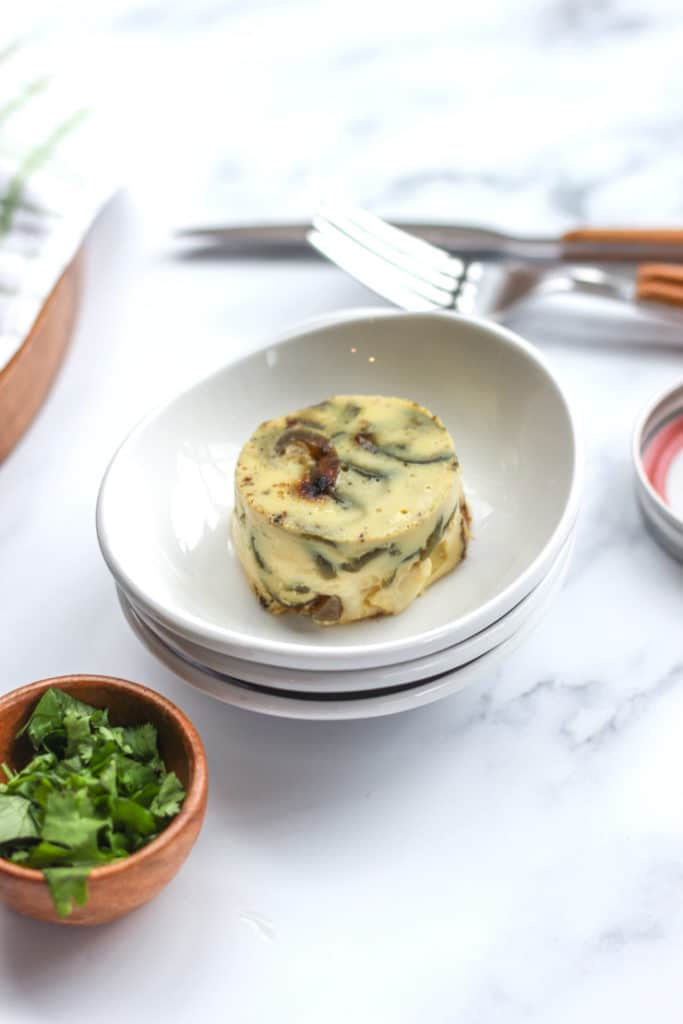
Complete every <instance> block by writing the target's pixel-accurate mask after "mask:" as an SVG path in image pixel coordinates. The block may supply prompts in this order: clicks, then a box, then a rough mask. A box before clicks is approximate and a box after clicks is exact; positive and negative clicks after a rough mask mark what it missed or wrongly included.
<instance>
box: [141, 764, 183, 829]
mask: <svg viewBox="0 0 683 1024" xmlns="http://www.w3.org/2000/svg"><path fill="white" fill-rule="evenodd" d="M184 799H185V790H184V789H183V787H182V784H181V782H180V779H179V778H178V776H177V775H176V774H175V772H169V773H168V774H167V775H166V776H165V778H164V781H163V782H162V783H161V786H160V788H159V792H158V794H157V795H156V796H155V798H154V800H152V803H151V804H150V808H149V809H150V811H151V812H152V814H156V815H157V817H158V818H172V817H174V816H175V815H176V814H177V813H178V811H179V810H180V805H181V803H182V802H183V800H184Z"/></svg>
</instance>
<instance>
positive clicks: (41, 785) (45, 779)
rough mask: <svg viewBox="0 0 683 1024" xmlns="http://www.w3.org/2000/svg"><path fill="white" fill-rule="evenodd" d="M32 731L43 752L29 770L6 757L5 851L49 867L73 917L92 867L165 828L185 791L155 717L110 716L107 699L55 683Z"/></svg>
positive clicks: (1, 847) (1, 792)
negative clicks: (120, 719) (78, 694)
mask: <svg viewBox="0 0 683 1024" xmlns="http://www.w3.org/2000/svg"><path fill="white" fill-rule="evenodd" d="M24 734H25V735H26V736H27V737H28V739H29V741H30V743H31V746H32V747H33V750H34V751H35V756H34V757H33V758H32V759H31V761H29V763H28V764H27V765H26V766H25V767H24V768H22V769H21V770H19V771H17V770H13V769H12V768H10V767H9V766H8V765H6V764H3V765H0V769H1V770H2V772H3V773H4V776H5V779H6V781H5V782H4V783H0V857H4V858H5V859H7V860H11V861H12V862H13V863H15V864H21V865H23V866H24V867H29V868H39V869H41V870H42V871H43V874H44V875H45V878H46V881H47V884H48V886H49V888H50V893H51V895H52V901H53V903H54V906H55V909H56V910H57V913H58V914H59V915H60V917H67V916H68V915H69V914H70V913H71V912H72V910H73V906H74V904H77V905H78V906H83V904H84V903H85V902H86V901H87V898H88V890H87V880H88V875H89V873H90V871H91V870H92V868H93V867H97V866H98V865H101V864H107V863H109V862H110V861H114V860H119V859H121V858H122V857H127V856H128V855H129V854H130V853H133V852H134V851H135V850H139V849H140V848H141V847H142V846H145V845H146V844H147V843H149V842H150V841H151V840H152V839H154V838H156V836H158V835H159V833H160V832H161V831H162V830H163V829H164V828H165V827H166V825H167V824H168V822H169V821H170V819H171V818H173V817H174V816H175V815H176V814H177V813H178V811H179V810H180V806H181V804H182V802H183V800H184V798H185V791H184V789H183V787H182V784H181V783H180V780H179V779H178V778H177V776H176V775H175V774H174V773H173V772H167V771H166V767H165V765H164V762H163V761H162V759H161V757H160V756H159V750H158V747H157V733H156V729H155V728H154V726H153V725H151V724H150V723H149V722H148V723H146V724H144V725H136V726H125V727H122V726H114V725H110V724H109V718H108V714H107V711H106V709H101V708H94V707H91V706H90V705H89V704H84V703H83V702H82V701H79V700H76V699H75V698H74V697H70V696H69V694H67V693H65V692H64V691H63V690H58V689H56V688H54V687H52V688H51V689H49V690H46V691H45V693H44V694H43V696H42V697H41V698H40V700H39V701H38V704H37V706H36V708H35V710H34V711H33V714H32V715H31V717H30V718H29V720H28V722H27V723H26V724H25V725H24V727H23V729H22V730H21V732H20V733H19V736H21V735H24Z"/></svg>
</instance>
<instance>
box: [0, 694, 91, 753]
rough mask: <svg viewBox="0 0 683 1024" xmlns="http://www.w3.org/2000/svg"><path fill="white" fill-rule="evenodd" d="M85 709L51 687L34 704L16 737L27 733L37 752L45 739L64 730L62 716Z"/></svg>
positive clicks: (67, 695)
mask: <svg viewBox="0 0 683 1024" xmlns="http://www.w3.org/2000/svg"><path fill="white" fill-rule="evenodd" d="M76 708H80V709H81V710H85V709H87V705H86V704H82V703H81V701H79V700H76V699H75V698H74V697H71V696H69V694H68V693H65V692H64V690H58V689H57V688H56V687H54V686H51V687H50V689H49V690H46V691H45V693H44V694H43V696H42V697H41V698H40V700H39V701H38V703H37V704H36V706H35V708H34V710H33V714H32V715H31V717H30V718H29V720H28V722H26V724H25V725H24V727H23V728H22V729H20V730H19V732H18V734H17V736H23V734H24V733H28V738H29V739H30V741H31V743H32V744H33V747H34V749H35V750H38V749H39V748H40V747H41V746H42V744H43V743H44V742H45V739H46V738H47V737H48V736H49V735H50V734H51V733H55V732H62V731H63V729H64V716H65V714H66V712H67V711H68V710H70V709H74V710H75V709H76Z"/></svg>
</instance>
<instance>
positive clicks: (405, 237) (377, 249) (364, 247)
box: [308, 205, 683, 323]
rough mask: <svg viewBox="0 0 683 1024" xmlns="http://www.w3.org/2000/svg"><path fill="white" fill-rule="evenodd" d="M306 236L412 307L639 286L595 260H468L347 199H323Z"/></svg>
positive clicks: (494, 305)
mask: <svg viewBox="0 0 683 1024" xmlns="http://www.w3.org/2000/svg"><path fill="white" fill-rule="evenodd" d="M308 241H309V242H310V244H311V245H312V246H313V247H314V248H315V249H317V250H318V252H320V253H322V254H323V255H324V256H326V257H327V258H328V259H330V260H331V261H332V262H333V263H336V264H337V265H338V266H339V267H341V268H342V269H344V270H345V271H346V272H347V273H349V274H350V275H351V276H352V277H355V278H356V279H357V280H358V281H360V282H362V283H363V284H364V285H366V286H367V287H368V288H370V289H371V290H372V291H374V292H376V293H377V294H378V295H381V296H383V297H384V298H386V299H388V300H389V301H390V302H393V303H395V304H396V305H397V306H400V307H401V308H402V309H407V310H411V311H413V312H420V311H426V310H434V309H451V310H455V311H456V312H459V313H468V314H474V315H479V316H487V317H489V318H490V319H495V320H506V319H508V317H511V316H512V315H513V314H514V313H516V312H518V311H519V310H521V308H522V307H523V306H526V305H527V304H529V303H531V302H532V301H534V300H536V299H538V298H541V297H546V296H552V295H561V294H567V293H581V294H590V295H599V296H604V297H607V298H611V299H618V300H621V301H625V302H632V301H633V300H635V299H636V298H638V297H639V288H640V287H641V283H640V278H639V282H638V283H634V282H633V280H632V279H629V278H628V277H626V276H620V275H619V274H618V273H616V272H610V273H606V272H605V271H603V270H601V269H600V268H598V267H582V266H578V267H563V268H562V269H561V270H558V269H557V268H556V267H553V268H548V267H543V266H540V267H539V266H537V265H533V264H528V263H524V264H506V263H483V262H480V261H467V260H465V259H461V258H460V257H458V256H454V255H452V254H451V253H449V252H446V251H445V250H444V249H440V248H438V247H437V246H435V245H431V244H430V243H429V242H425V241H424V240H423V239H420V238H416V237H415V236H414V235H410V234H408V233H407V232H405V231H402V230H400V229H399V228H395V227H393V226H392V225H391V224H388V223H386V221H383V220H381V218H379V217H376V216H375V215H374V214H371V213H368V212H367V211H365V210H359V209H356V208H353V207H346V206H338V205H335V206H324V207H322V208H321V209H320V210H319V212H318V213H317V214H316V216H315V217H314V218H313V228H312V230H311V231H310V232H309V234H308ZM653 269H654V267H653ZM659 269H660V271H662V270H663V268H662V267H659ZM645 276H646V277H647V275H645ZM648 280H649V278H648ZM677 294H678V299H674V298H672V297H668V298H666V297H664V294H663V295H662V296H657V298H658V299H659V301H662V302H666V301H669V302H672V303H674V304H678V303H680V302H681V301H682V300H683V286H682V285H680V283H679V285H678V288H677ZM648 297H652V296H648ZM678 316H679V323H680V313H679V314H678Z"/></svg>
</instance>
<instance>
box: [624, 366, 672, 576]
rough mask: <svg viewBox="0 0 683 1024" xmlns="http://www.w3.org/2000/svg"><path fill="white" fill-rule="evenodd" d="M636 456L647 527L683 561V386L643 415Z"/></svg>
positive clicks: (661, 397)
mask: <svg viewBox="0 0 683 1024" xmlns="http://www.w3.org/2000/svg"><path fill="white" fill-rule="evenodd" d="M632 454H633V463H634V466H635V470H636V494H637V498H638V503H639V505H640V508H641V511H642V513H643V517H644V519H645V523H646V525H647V527H648V529H649V530H650V533H651V534H652V535H653V537H654V538H655V540H656V541H657V543H658V544H660V545H661V546H662V547H663V548H664V549H665V550H666V551H667V552H668V553H669V554H670V555H673V557H674V558H677V559H679V560H680V561H683V382H679V383H678V384H677V385H675V386H674V387H673V388H670V389H669V390H667V391H666V392H665V393H664V394H662V395H659V396H658V397H657V398H656V399H655V401H654V402H651V403H650V404H649V405H648V406H647V408H646V409H645V410H644V412H643V413H642V414H641V416H640V417H639V419H638V421H637V423H636V426H635V429H634V431H633V447H632Z"/></svg>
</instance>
